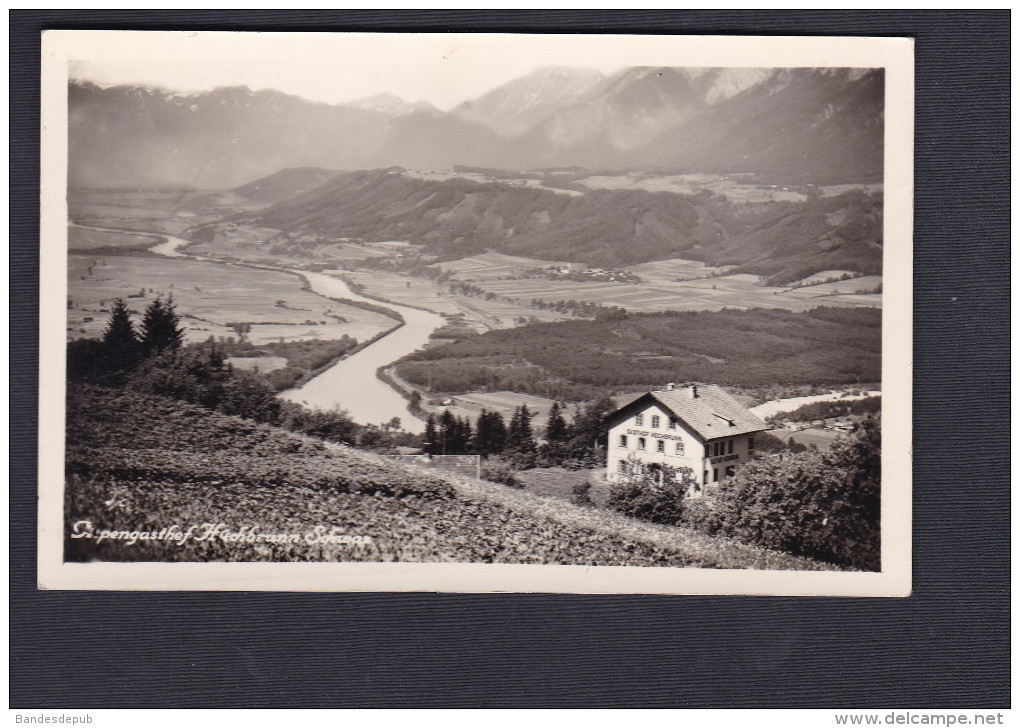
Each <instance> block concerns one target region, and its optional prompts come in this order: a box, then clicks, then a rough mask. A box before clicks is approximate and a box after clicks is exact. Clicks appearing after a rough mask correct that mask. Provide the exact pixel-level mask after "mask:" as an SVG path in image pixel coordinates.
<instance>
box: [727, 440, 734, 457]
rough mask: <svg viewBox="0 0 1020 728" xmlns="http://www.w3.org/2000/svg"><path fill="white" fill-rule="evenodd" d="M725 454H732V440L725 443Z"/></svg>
mask: <svg viewBox="0 0 1020 728" xmlns="http://www.w3.org/2000/svg"><path fill="white" fill-rule="evenodd" d="M727 454H729V455H732V454H733V440H730V441H729V443H727Z"/></svg>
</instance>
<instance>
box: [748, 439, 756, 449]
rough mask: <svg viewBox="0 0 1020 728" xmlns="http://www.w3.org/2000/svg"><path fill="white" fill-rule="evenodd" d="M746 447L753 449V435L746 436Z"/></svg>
mask: <svg viewBox="0 0 1020 728" xmlns="http://www.w3.org/2000/svg"><path fill="white" fill-rule="evenodd" d="M747 449H748V450H754V438H753V437H749V438H747Z"/></svg>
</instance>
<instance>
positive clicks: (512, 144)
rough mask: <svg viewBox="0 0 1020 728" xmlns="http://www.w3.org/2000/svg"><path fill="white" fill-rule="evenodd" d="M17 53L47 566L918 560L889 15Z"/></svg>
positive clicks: (807, 567) (77, 585) (810, 591)
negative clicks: (727, 27)
mask: <svg viewBox="0 0 1020 728" xmlns="http://www.w3.org/2000/svg"><path fill="white" fill-rule="evenodd" d="M42 68H43V87H42V111H43V115H42V157H43V158H42V175H43V185H42V194H41V220H42V226H41V229H42V238H41V241H40V245H41V260H42V276H41V278H42V292H41V315H40V326H41V356H40V359H41V362H42V364H41V372H40V382H41V386H40V443H39V447H40V458H39V463H40V468H39V584H40V587H41V588H46V589H174V590H180V589H196V590H234V589H243V590H309V591H332V590H335V591H454V592H497V591H502V592H512V591H523V592H565V593H668V594H699V593H700V594H780V595H856V596H904V595H907V594H909V593H910V584H911V582H910V562H911V546H910V528H911V463H910V443H911V409H910V404H911V338H912V337H911V318H912V290H911V285H912V258H911V251H912V241H911V230H912V212H911V209H912V181H913V178H912V161H913V160H912V138H913V116H912V113H913V112H912V109H913V46H912V43H911V42H910V41H909V40H906V39H889V38H884V39H876V38H839V37H830V38H804V37H798V38H763V37H739V38H738V37H722V36H716V37H708V36H697V37H695V36H691V37H676V36H673V37H668V36H634V35H609V36H595V35H523V34H521V35H509V34H507V35H503V34H370V33H365V34H328V33H217V32H151V31H147V32H142V31H139V32H135V31H52V32H47V33H45V34H44V38H43V58H42Z"/></svg>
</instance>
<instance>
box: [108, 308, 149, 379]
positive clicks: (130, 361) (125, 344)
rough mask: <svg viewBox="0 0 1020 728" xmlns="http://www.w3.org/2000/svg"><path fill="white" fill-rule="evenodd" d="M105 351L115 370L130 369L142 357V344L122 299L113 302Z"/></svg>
mask: <svg viewBox="0 0 1020 728" xmlns="http://www.w3.org/2000/svg"><path fill="white" fill-rule="evenodd" d="M103 349H104V353H105V355H106V358H107V360H108V362H109V365H110V368H111V369H113V370H124V369H130V368H131V367H133V366H134V365H135V364H136V363H137V362H138V359H139V357H140V356H141V342H140V341H139V340H138V335H137V334H136V333H135V327H134V325H133V324H132V323H131V316H130V314H129V313H128V309H127V304H125V303H124V299H122V298H115V299H114V301H113V308H112V309H111V311H110V320H109V322H108V323H107V324H106V330H105V331H104V332H103Z"/></svg>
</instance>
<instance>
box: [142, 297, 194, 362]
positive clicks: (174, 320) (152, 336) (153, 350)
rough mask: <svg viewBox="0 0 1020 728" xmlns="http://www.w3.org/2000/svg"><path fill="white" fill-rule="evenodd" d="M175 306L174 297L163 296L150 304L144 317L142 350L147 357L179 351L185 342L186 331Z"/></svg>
mask: <svg viewBox="0 0 1020 728" xmlns="http://www.w3.org/2000/svg"><path fill="white" fill-rule="evenodd" d="M180 323H181V320H180V317H179V316H178V315H177V311H176V308H175V306H174V299H173V295H172V294H171V295H169V296H167V297H166V300H165V301H164V300H163V297H162V295H160V296H156V300H155V301H153V302H152V303H150V304H149V307H148V308H147V309H145V315H144V316H143V317H142V349H143V350H144V352H145V353H146V354H147V355H150V356H151V355H153V354H158V353H160V352H162V351H166V350H171V351H174V350H177V349H179V348H180V347H181V343H182V342H183V341H184V329H183V327H181V325H180Z"/></svg>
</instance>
